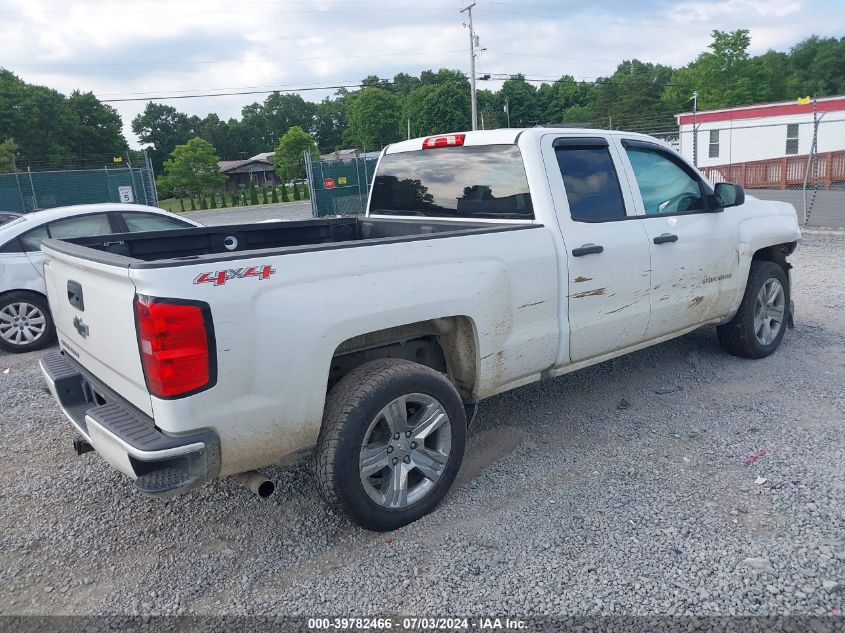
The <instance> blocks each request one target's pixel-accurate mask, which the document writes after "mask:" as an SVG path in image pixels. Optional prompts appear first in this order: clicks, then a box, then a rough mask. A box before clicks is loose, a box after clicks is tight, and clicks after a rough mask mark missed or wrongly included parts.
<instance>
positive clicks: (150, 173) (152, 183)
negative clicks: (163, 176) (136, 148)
mask: <svg viewBox="0 0 845 633" xmlns="http://www.w3.org/2000/svg"><path fill="white" fill-rule="evenodd" d="M144 162H145V163H146V165H147V180H149V184H150V191H152V193H153V202H154V203H155V206H158V187H156V175H155V172H154V171H153V161H152V160H151V159H150V154H149V152H148V151H147V150H144Z"/></svg>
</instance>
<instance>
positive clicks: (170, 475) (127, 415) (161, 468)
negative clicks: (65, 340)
mask: <svg viewBox="0 0 845 633" xmlns="http://www.w3.org/2000/svg"><path fill="white" fill-rule="evenodd" d="M40 366H41V373H42V375H43V376H44V380H45V382H46V383H47V386H48V387H49V389H50V393H52V394H53V397H54V398H55V399H56V402H58V403H59V406H60V407H61V409H62V412H63V413H64V414H65V417H67V419H68V420H69V421H70V423H71V424H72V425H73V427H74V429H75V430H76V431H77V432H78V433H79V434H80V435H81V436H82V437H83V438H84V439H85V440H86V441H87V442H88V443H89V444H90V445H91V446H92V447H93V448H94V450H96V451H97V453H99V454H100V456H101V457H102V458H103V459H105V460H106V461H107V462H108V463H109V464H111V465H112V466H113V467H114V468H116V469H117V470H119V471H121V472H123V473H125V474H126V475H128V476H129V477H131V478H132V479H134V480H135V487H136V488H138V490H140V491H141V492H143V493H144V494H147V495H150V496H155V497H165V496H172V495H175V494H179V493H182V492H185V491H187V490H189V489H190V488H193V487H194V486H197V485H199V484H201V483H203V482H205V481H207V480H209V479H211V478H213V477H215V476H216V475H217V471H218V470H219V464H220V457H219V455H220V443H219V440H218V438H217V436H216V435H215V434H214V433H213V432H211V431H198V432H196V433H191V434H188V435H169V434H167V433H165V432H163V431H161V430H159V429H157V428H156V426H155V422H154V421H153V420H152V418H150V417H148V416H146V415H144V414H143V413H142V412H140V411H138V410H137V409H135V408H134V407H132V405H130V404H129V403H127V402H126V401H125V400H123V399H122V398H120V397H119V396H118V395H117V394H115V393H114V392H112V391H111V390H109V389H108V388H107V387H105V385H102V384H101V383H99V381H97V380H96V379H95V378H94V377H93V376H90V375H89V374H88V373H87V372H85V370H83V369H82V368H81V367H79V365H77V364H76V363H74V362H73V361H72V360H71V359H69V358H68V357H67V356H66V355H65V354H63V353H62V352H60V351H50V352H47V353H46V354H44V356H43V357H42V358H41V362H40Z"/></svg>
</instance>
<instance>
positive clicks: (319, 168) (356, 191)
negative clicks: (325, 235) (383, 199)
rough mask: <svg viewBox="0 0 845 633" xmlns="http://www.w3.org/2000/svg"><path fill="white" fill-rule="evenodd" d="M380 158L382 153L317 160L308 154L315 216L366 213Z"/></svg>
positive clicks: (306, 162)
mask: <svg viewBox="0 0 845 633" xmlns="http://www.w3.org/2000/svg"><path fill="white" fill-rule="evenodd" d="M377 162H378V153H368V154H358V155H353V156H349V157H344V158H336V159H331V160H313V157H312V156H311V154H310V153H309V154H307V155H306V157H305V169H306V172H307V174H308V182H309V186H310V188H311V211H312V213H313V215H314V217H316V218H319V217H325V216H328V215H355V214H358V213H363V212H364V211H365V210H366V208H367V198H368V195H369V190H370V185H371V184H372V180H373V173H374V172H375V169H376V163H377Z"/></svg>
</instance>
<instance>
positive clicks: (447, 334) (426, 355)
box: [327, 316, 476, 402]
mask: <svg viewBox="0 0 845 633" xmlns="http://www.w3.org/2000/svg"><path fill="white" fill-rule="evenodd" d="M379 358H402V359H405V360H410V361H413V362H415V363H419V364H421V365H425V366H427V367H431V368H432V369H434V370H436V371H439V372H441V373H443V374H445V375H446V377H447V378H448V379H449V381H450V382H451V383H452V384H453V385H455V388H456V389H457V390H458V393H459V394H460V395H461V399H462V400H463V401H464V402H475V400H476V398H475V393H476V384H475V383H476V345H475V329H474V328H473V325H472V321H471V320H470V319H469V318H468V317H465V316H453V317H444V318H439V319H430V320H428V321H419V322H417V323H409V324H407V325H401V326H398V327H392V328H386V329H383V330H377V331H374V332H368V333H366V334H362V335H360V336H355V337H353V338H350V339H347V340H346V341H344V342H343V343H341V344H340V345H339V346H338V347H337V349H336V350H335V353H334V355H333V356H332V362H331V366H330V367H329V379H328V385H327V389H331V388H332V387H333V386H334V385H335V384H337V382H338V381H339V380H340V379H341V378H343V377H344V376H345V375H346V374H348V373H349V372H350V371H352V370H353V369H355V368H356V367H358V366H359V365H363V364H364V363H368V362H370V361H372V360H376V359H379Z"/></svg>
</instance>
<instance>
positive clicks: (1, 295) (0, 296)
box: [0, 288, 50, 305]
mask: <svg viewBox="0 0 845 633" xmlns="http://www.w3.org/2000/svg"><path fill="white" fill-rule="evenodd" d="M16 292H23V293H26V294H28V295H33V296H36V297H38V298H39V299H43V300H44V301H47V295H45V294H44V293H43V292H38V291H37V290H33V289H32V288H12V289H10V290H2V291H0V300H2V299H3V298H5V297H6V296H7V295H10V294H14V293H16ZM47 305H50V304H49V302H48V303H47Z"/></svg>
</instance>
